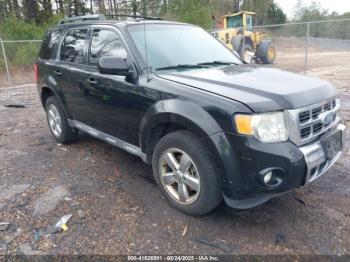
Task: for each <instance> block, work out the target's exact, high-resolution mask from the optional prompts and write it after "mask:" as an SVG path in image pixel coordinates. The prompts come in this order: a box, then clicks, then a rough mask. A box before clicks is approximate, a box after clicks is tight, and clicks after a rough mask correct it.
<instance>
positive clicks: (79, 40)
mask: <svg viewBox="0 0 350 262" xmlns="http://www.w3.org/2000/svg"><path fill="white" fill-rule="evenodd" d="M88 36H89V29H88V28H72V29H70V30H68V31H67V33H66V35H65V36H64V39H63V41H62V43H61V47H60V52H59V68H57V69H56V70H55V74H56V78H57V79H58V83H59V85H60V87H61V89H62V92H63V94H64V96H65V99H66V104H67V108H68V110H69V111H70V113H71V115H72V117H73V118H74V119H76V120H78V121H83V120H84V118H85V110H84V108H86V106H87V105H86V104H85V101H84V100H83V99H82V97H81V95H80V92H81V90H82V88H81V83H82V73H83V72H84V69H85V68H86V67H87V66H88V65H87V44H88Z"/></svg>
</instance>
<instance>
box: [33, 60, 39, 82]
mask: <svg viewBox="0 0 350 262" xmlns="http://www.w3.org/2000/svg"><path fill="white" fill-rule="evenodd" d="M34 79H35V81H36V82H38V81H39V66H38V64H34Z"/></svg>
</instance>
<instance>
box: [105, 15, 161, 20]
mask: <svg viewBox="0 0 350 262" xmlns="http://www.w3.org/2000/svg"><path fill="white" fill-rule="evenodd" d="M105 17H112V18H115V17H128V18H135V19H143V20H163V18H160V17H155V16H140V15H112V14H108V15H105Z"/></svg>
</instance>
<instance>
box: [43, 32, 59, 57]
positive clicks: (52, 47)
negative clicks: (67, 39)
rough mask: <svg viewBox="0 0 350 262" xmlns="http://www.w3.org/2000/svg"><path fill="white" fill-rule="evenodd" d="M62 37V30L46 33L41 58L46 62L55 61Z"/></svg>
mask: <svg viewBox="0 0 350 262" xmlns="http://www.w3.org/2000/svg"><path fill="white" fill-rule="evenodd" d="M61 37H62V32H61V31H60V30H50V31H48V32H47V33H46V35H45V37H44V40H43V42H42V45H41V49H40V53H39V58H40V59H44V60H50V59H54V58H55V57H56V52H57V48H58V45H59V42H60V39H61Z"/></svg>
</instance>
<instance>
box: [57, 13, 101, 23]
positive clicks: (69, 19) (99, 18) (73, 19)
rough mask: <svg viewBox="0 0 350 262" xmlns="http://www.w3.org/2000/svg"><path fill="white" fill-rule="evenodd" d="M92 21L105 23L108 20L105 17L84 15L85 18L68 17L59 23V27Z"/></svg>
mask: <svg viewBox="0 0 350 262" xmlns="http://www.w3.org/2000/svg"><path fill="white" fill-rule="evenodd" d="M90 20H99V21H105V20H107V18H106V17H105V16H104V15H84V16H76V17H66V18H64V19H62V20H60V21H59V22H58V24H59V25H62V24H68V23H74V22H83V21H90Z"/></svg>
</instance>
